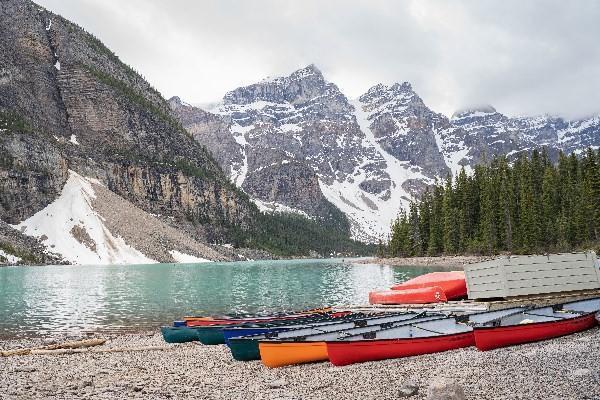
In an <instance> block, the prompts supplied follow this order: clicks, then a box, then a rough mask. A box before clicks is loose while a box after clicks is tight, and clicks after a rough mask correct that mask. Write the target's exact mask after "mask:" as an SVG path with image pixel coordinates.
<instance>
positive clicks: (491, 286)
mask: <svg viewBox="0 0 600 400" xmlns="http://www.w3.org/2000/svg"><path fill="white" fill-rule="evenodd" d="M473 290H476V291H477V290H478V291H483V290H504V282H500V281H497V282H486V283H479V284H477V285H473Z"/></svg>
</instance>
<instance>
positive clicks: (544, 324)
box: [473, 307, 597, 350]
mask: <svg viewBox="0 0 600 400" xmlns="http://www.w3.org/2000/svg"><path fill="white" fill-rule="evenodd" d="M596 324H597V321H596V318H595V315H594V313H585V314H580V313H572V312H555V311H554V310H553V309H552V307H543V308H536V309H533V310H527V311H523V312H518V313H516V314H512V315H507V316H504V317H501V318H499V319H496V320H495V321H493V322H492V323H491V324H486V323H479V324H477V325H476V326H475V327H474V328H473V335H474V337H475V346H477V348H478V349H479V350H492V349H496V348H498V347H506V346H512V345H516V344H522V343H530V342H537V341H540V340H545V339H552V338H556V337H559V336H565V335H569V334H571V333H576V332H581V331H584V330H586V329H589V328H592V327H594V326H595V325H596ZM490 325H491V326H490ZM494 325H495V326H494Z"/></svg>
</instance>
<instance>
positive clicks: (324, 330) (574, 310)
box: [163, 298, 600, 367]
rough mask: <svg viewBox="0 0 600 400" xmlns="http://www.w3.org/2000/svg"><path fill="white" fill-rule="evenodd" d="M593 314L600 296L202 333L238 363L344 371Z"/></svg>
mask: <svg viewBox="0 0 600 400" xmlns="http://www.w3.org/2000/svg"><path fill="white" fill-rule="evenodd" d="M598 313H600V298H595V299H589V300H581V301H575V302H570V303H565V304H561V305H558V306H548V307H537V308H526V307H515V308H509V309H505V310H499V311H489V312H482V313H476V314H468V315H461V316H455V315H443V314H436V313H430V312H404V313H385V314H381V313H380V314H369V315H367V314H360V313H346V314H337V315H336V314H332V313H325V314H317V315H312V316H306V315H305V316H297V317H296V318H284V319H279V320H270V321H264V322H253V323H247V324H237V325H221V326H219V325H213V326H204V327H200V328H212V329H214V332H217V331H218V330H220V332H221V333H220V336H219V343H223V342H225V343H227V345H228V346H229V348H230V350H231V353H232V355H233V358H234V359H236V360H239V361H249V360H257V359H261V360H262V362H263V364H264V365H266V366H268V367H281V366H286V365H294V364H301V363H308V362H317V361H326V360H329V361H330V362H331V363H332V364H334V365H338V366H341V365H348V364H353V363H359V362H365V361H375V360H383V359H389V358H401V357H409V356H415V355H420V354H428V353H436V352H442V351H447V350H453V349H459V348H463V347H468V346H476V347H477V348H478V349H479V350H482V351H485V350H492V349H495V348H498V347H505V346H511V345H516V344H522V343H528V342H535V341H540V340H545V339H550V338H555V337H559V336H564V335H568V334H571V333H575V332H580V331H583V330H586V329H588V328H591V327H594V326H596V325H597V323H598V321H597V318H598ZM191 328H194V329H197V328H198V327H191ZM163 333H164V331H163ZM199 336H201V335H199ZM165 338H166V337H165ZM201 341H203V342H207V343H209V342H217V341H216V340H214V341H211V340H201Z"/></svg>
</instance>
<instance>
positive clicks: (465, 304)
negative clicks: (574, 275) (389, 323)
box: [335, 289, 600, 314]
mask: <svg viewBox="0 0 600 400" xmlns="http://www.w3.org/2000/svg"><path fill="white" fill-rule="evenodd" d="M594 297H600V289H596V290H584V291H573V292H561V293H550V294H544V295H529V296H518V297H512V298H507V299H501V300H489V301H481V300H479V301H477V300H459V301H448V302H446V303H435V304H394V305H380V304H367V305H349V306H340V307H335V310H336V311H353V312H367V313H368V312H403V311H416V310H420V311H421V310H422V311H435V312H441V313H448V314H450V313H454V314H471V313H475V312H483V311H494V310H502V309H505V308H511V307H519V306H527V307H541V306H551V305H555V304H561V303H568V302H570V301H577V300H584V299H591V298H594Z"/></svg>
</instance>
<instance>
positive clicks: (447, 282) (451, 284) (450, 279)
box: [391, 271, 467, 300]
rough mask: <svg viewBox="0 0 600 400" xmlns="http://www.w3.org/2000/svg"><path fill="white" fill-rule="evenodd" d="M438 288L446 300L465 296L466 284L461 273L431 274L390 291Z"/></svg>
mask: <svg viewBox="0 0 600 400" xmlns="http://www.w3.org/2000/svg"><path fill="white" fill-rule="evenodd" d="M436 286H437V287H439V288H440V289H442V291H443V292H444V294H445V295H446V298H447V299H448V300H455V299H459V298H463V297H466V296H467V282H466V280H465V273H464V272H463V271H448V272H431V273H429V274H425V275H421V276H418V277H416V278H413V279H410V280H408V281H406V282H404V283H400V284H398V285H395V286H392V288H391V289H392V290H404V289H421V288H426V287H436Z"/></svg>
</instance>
